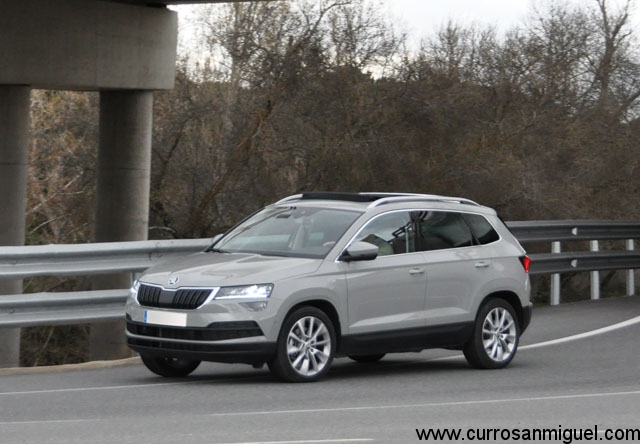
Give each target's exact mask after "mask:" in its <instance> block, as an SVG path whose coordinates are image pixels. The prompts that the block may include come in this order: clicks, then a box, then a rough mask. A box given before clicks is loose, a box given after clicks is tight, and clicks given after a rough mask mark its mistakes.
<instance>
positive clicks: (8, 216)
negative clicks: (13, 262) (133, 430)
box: [0, 85, 30, 367]
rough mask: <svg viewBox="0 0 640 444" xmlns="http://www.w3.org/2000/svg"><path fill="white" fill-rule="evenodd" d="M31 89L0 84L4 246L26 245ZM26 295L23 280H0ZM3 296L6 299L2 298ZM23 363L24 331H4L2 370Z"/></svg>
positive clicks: (0, 231)
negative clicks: (21, 343)
mask: <svg viewBox="0 0 640 444" xmlns="http://www.w3.org/2000/svg"><path fill="white" fill-rule="evenodd" d="M29 94H30V88H29V87H27V86H6V85H0V209H2V211H0V245H2V246H19V245H24V235H25V207H26V200H27V164H28V154H27V150H28V140H29ZM20 293H22V280H19V279H11V280H0V295H2V294H20ZM0 297H2V296H0ZM19 362H20V329H19V328H0V367H17V366H18V365H19Z"/></svg>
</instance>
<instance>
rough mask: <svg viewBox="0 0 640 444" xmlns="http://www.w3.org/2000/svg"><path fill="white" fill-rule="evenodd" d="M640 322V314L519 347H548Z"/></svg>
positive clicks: (524, 348) (528, 348) (525, 348)
mask: <svg viewBox="0 0 640 444" xmlns="http://www.w3.org/2000/svg"><path fill="white" fill-rule="evenodd" d="M638 323H640V316H637V317H635V318H632V319H629V320H628V321H624V322H619V323H617V324H613V325H609V326H607V327H602V328H598V329H597V330H591V331H588V332H585V333H580V334H577V335H573V336H566V337H564V338H558V339H552V340H550V341H544V342H538V343H537V344H530V345H524V346H522V347H518V350H531V349H532V348H540V347H548V346H550V345H556V344H563V343H565V342H570V341H577V340H578V339H585V338H590V337H592V336H596V335H601V334H603V333H609V332H611V331H614V330H619V329H621V328H625V327H629V326H630V325H634V324H638Z"/></svg>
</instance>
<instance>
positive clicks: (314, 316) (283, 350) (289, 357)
mask: <svg viewBox="0 0 640 444" xmlns="http://www.w3.org/2000/svg"><path fill="white" fill-rule="evenodd" d="M335 344H336V339H335V330H334V328H333V324H332V323H331V320H330V319H329V317H328V316H327V315H326V314H325V313H324V312H323V311H322V310H319V309H317V308H315V307H301V308H299V309H297V310H295V311H293V312H292V313H291V314H289V315H288V316H287V318H286V319H285V321H284V323H283V324H282V329H281V330H280V335H279V337H278V343H277V347H276V355H275V357H274V358H273V359H272V360H271V361H270V362H269V369H270V370H271V371H272V372H273V373H274V374H275V375H277V376H278V377H280V378H281V379H283V380H285V381H289V382H313V381H317V380H318V379H320V378H321V377H322V376H324V375H325V374H326V373H327V372H328V371H329V367H331V363H332V361H333V355H334V351H335V347H336V345H335Z"/></svg>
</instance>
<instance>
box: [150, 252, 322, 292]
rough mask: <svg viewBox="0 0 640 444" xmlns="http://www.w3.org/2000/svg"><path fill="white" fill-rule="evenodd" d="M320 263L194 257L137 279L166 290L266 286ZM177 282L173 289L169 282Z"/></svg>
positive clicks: (242, 255)
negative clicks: (160, 286)
mask: <svg viewBox="0 0 640 444" xmlns="http://www.w3.org/2000/svg"><path fill="white" fill-rule="evenodd" d="M321 263H322V260H321V259H306V258H297V257H296V258H292V257H278V256H262V255H259V254H249V253H214V252H211V253H196V254H192V255H190V256H186V257H184V258H182V259H178V260H173V261H169V262H166V263H163V264H159V265H156V266H154V267H152V268H150V269H149V270H147V272H145V274H144V275H143V276H142V277H141V278H140V281H142V282H146V283H149V284H156V285H162V286H163V287H165V288H178V287H187V286H194V287H220V286H229V285H247V284H266V283H274V282H277V281H279V280H282V279H288V278H291V277H294V276H300V275H304V274H308V273H313V272H315V271H316V270H317V269H318V267H319V266H320V264H321ZM176 277H177V278H178V281H177V282H175V283H174V284H173V285H170V284H169V279H170V278H172V279H175V278H176Z"/></svg>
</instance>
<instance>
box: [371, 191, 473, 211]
mask: <svg viewBox="0 0 640 444" xmlns="http://www.w3.org/2000/svg"><path fill="white" fill-rule="evenodd" d="M415 201H420V202H449V203H459V204H465V205H475V206H480V204H479V203H477V202H474V201H473V200H470V199H464V198H462V197H449V196H440V195H437V194H401V195H395V196H389V197H384V198H382V199H378V200H376V201H374V202H371V204H369V208H375V207H379V206H381V205H387V204H392V203H396V202H415Z"/></svg>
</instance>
